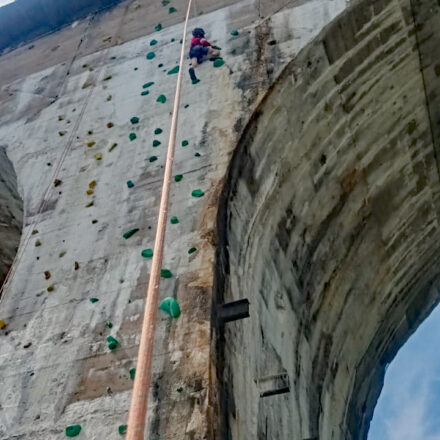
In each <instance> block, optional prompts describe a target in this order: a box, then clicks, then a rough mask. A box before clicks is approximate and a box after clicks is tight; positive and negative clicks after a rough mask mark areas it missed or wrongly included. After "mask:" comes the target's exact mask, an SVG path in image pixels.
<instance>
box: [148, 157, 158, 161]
mask: <svg viewBox="0 0 440 440" xmlns="http://www.w3.org/2000/svg"><path fill="white" fill-rule="evenodd" d="M148 160H149V161H150V162H156V160H157V156H150V158H149V159H148Z"/></svg>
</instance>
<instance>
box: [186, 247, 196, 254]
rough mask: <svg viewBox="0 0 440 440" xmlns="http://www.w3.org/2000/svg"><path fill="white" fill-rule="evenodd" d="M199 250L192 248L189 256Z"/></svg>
mask: <svg viewBox="0 0 440 440" xmlns="http://www.w3.org/2000/svg"><path fill="white" fill-rule="evenodd" d="M196 250H197V249H196V248H195V247H192V248H191V249H190V250H189V251H188V254H190V255H191V254H193V253H194V252H195V251H196Z"/></svg>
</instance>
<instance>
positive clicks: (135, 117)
mask: <svg viewBox="0 0 440 440" xmlns="http://www.w3.org/2000/svg"><path fill="white" fill-rule="evenodd" d="M130 122H131V123H132V124H137V123H138V122H139V118H138V117H137V116H133V117H132V118H130Z"/></svg>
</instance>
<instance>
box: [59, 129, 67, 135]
mask: <svg viewBox="0 0 440 440" xmlns="http://www.w3.org/2000/svg"><path fill="white" fill-rule="evenodd" d="M66 133H67V131H65V130H63V131H59V132H58V134H59V135H60V136H64V135H65V134H66Z"/></svg>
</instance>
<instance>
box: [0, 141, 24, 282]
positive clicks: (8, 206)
mask: <svg viewBox="0 0 440 440" xmlns="http://www.w3.org/2000/svg"><path fill="white" fill-rule="evenodd" d="M22 227H23V201H22V200H21V197H20V195H19V193H18V188H17V176H16V175H15V170H14V167H13V166H12V163H11V161H10V160H9V159H8V156H7V155H6V151H5V149H4V148H3V147H0V243H1V248H0V286H1V285H2V284H3V280H4V278H5V277H6V274H7V272H8V270H9V268H10V266H11V264H12V260H13V259H14V257H15V254H16V252H17V249H18V245H19V243H20V238H21V229H22Z"/></svg>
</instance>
